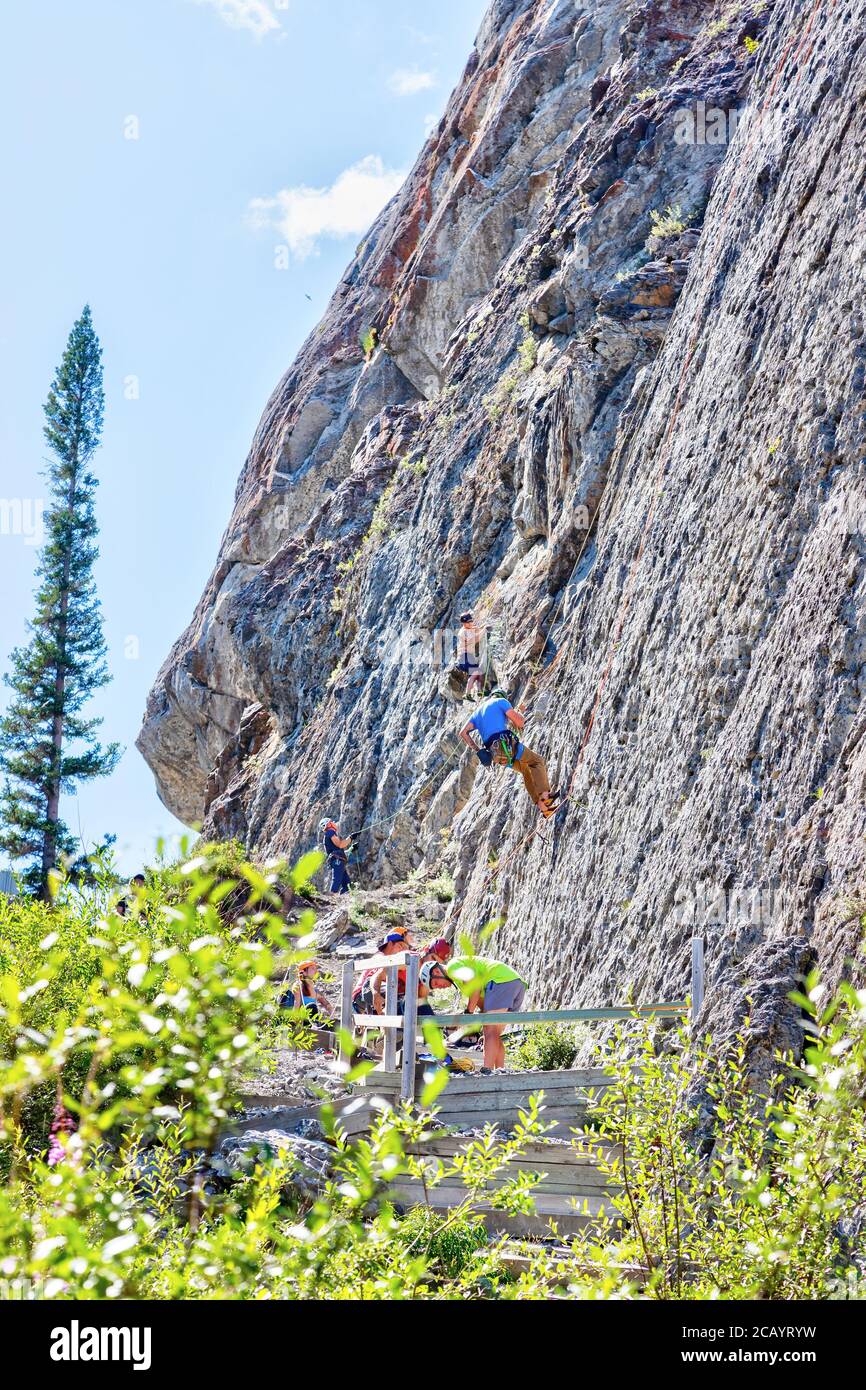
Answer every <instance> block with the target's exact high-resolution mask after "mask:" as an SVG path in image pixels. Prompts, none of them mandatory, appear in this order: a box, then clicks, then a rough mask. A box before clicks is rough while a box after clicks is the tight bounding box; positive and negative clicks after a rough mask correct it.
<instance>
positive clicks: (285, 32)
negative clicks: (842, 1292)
mask: <svg viewBox="0 0 866 1390" xmlns="http://www.w3.org/2000/svg"><path fill="white" fill-rule="evenodd" d="M485 9H486V0H437V3H436V5H435V6H433V5H430V4H428V3H416V2H415V0H288V3H285V2H284V0H75V3H74V4H70V3H69V0H40V3H39V4H38V5H17V6H12V7H10V9H9V11H8V13H7V14H6V16H5V20H4V30H5V33H4V37H5V48H6V54H7V62H6V64H5V71H4V82H3V84H2V89H0V131H2V135H0V144H2V153H3V171H4V181H5V185H6V191H7V211H6V214H5V216H4V219H3V221H2V224H0V265H2V275H0V498H2V499H5V500H7V501H20V502H21V503H22V510H21V512H20V518H21V522H20V525H19V524H18V523H17V522H16V521H15V520H14V516H13V513H11V512H9V513H7V515H8V516H10V517H13V519H12V520H7V522H6V523H5V525H4V528H3V531H2V533H0V592H2V594H3V603H2V611H0V664H2V665H3V667H4V669H5V663H6V658H7V656H8V653H9V652H10V651H11V649H12V648H13V647H14V646H16V645H17V644H19V643H21V642H22V641H23V640H24V639H25V626H24V625H25V622H26V620H27V618H28V616H29V614H30V609H31V596H32V588H33V568H34V564H35V561H36V556H37V548H36V546H34V545H33V544H31V543H28V537H27V536H26V535H25V534H21V532H23V531H25V530H27V526H28V520H29V521H33V520H34V519H35V515H36V513H35V512H34V511H33V510H28V508H33V506H34V504H35V502H36V501H37V500H38V499H40V498H42V497H43V496H44V487H43V484H42V483H41V481H40V477H39V473H40V469H41V466H42V460H43V456H44V450H43V441H42V404H43V402H44V399H45V396H46V394H47V391H48V387H49V384H50V381H51V377H52V375H53V372H54V369H55V367H56V365H57V363H58V362H59V359H60V356H61V353H62V351H63V347H64V344H65V340H66V336H67V333H68V331H69V329H70V327H71V325H72V323H73V321H74V320H75V318H76V317H77V315H78V314H79V313H80V311H81V308H82V305H83V304H84V303H85V302H89V303H90V305H91V309H92V312H93V320H94V326H95V328H96V331H97V333H98V334H99V336H100V339H101V342H102V345H103V352H104V364H105V387H106V427H105V434H104V441H103V445H102V448H101V449H100V451H99V453H98V455H97V456H96V460H95V465H96V472H97V474H98V476H99V478H100V489H99V496H98V514H99V519H100V525H101V531H102V535H101V555H100V559H99V562H98V567H97V582H98V585H99V590H100V593H101V596H102V600H103V609H104V616H105V628H106V637H107V640H108V644H109V661H110V666H111V669H112V672H113V675H114V682H113V684H112V685H110V686H109V687H108V688H107V689H106V690H105V691H103V692H101V693H100V695H99V696H98V697H97V698H96V700H95V701H94V710H95V712H97V713H100V714H102V715H104V717H105V727H104V736H105V737H106V738H107V739H118V740H119V741H120V742H121V743H123V744H124V745H125V746H126V749H127V751H126V753H125V754H124V757H123V759H122V761H121V763H120V765H119V767H118V769H117V771H116V772H115V773H114V775H113V776H112V777H111V778H108V779H104V780H102V781H100V782H95V783H92V784H90V785H89V786H87V787H84V788H82V789H81V792H80V793H79V795H78V796H77V797H75V798H65V799H64V804H63V808H62V812H63V815H64V817H65V819H66V820H67V821H68V823H69V824H70V826H71V828H72V829H73V830H74V831H75V832H76V833H77V832H78V831H79V828H80V830H81V833H82V834H83V837H84V839H85V840H86V841H87V842H92V841H94V840H97V839H99V838H101V836H102V835H103V833H104V832H106V831H113V832H114V833H116V835H117V842H118V858H119V862H120V865H121V867H122V869H123V870H124V872H132V871H133V870H134V869H135V868H136V867H138V865H139V864H140V863H141V862H142V861H143V860H146V859H147V858H148V857H149V856H150V855H151V854H152V850H153V846H154V842H155V840H156V838H157V836H160V835H162V836H172V835H174V834H176V833H177V832H178V831H179V830H180V829H181V827H180V825H179V823H178V822H177V821H175V820H174V818H173V817H172V816H171V815H170V814H169V813H168V811H166V809H165V808H164V807H163V806H162V805H161V803H160V802H159V800H158V798H157V795H156V792H155V789H154V786H153V779H152V777H151V775H150V773H149V771H148V769H147V768H146V766H145V764H144V762H143V761H142V759H141V757H140V756H139V754H138V753H137V752H136V751H135V748H134V746H133V744H134V740H135V737H136V734H137V732H138V728H139V724H140V721H141V714H142V711H143V709H144V703H145V699H146V696H147V692H148V690H149V688H150V685H151V683H152V681H153V678H154V676H155V675H156V672H157V670H158V669H159V666H160V664H161V662H162V660H163V658H164V657H165V656H166V654H167V652H168V650H169V648H170V646H171V643H172V642H173V641H174V639H175V638H176V637H177V636H178V635H179V634H180V632H181V631H182V630H183V628H184V626H185V625H186V623H187V621H188V619H189V617H190V615H191V613H192V610H193V608H194V606H195V603H196V601H197V599H198V597H199V595H200V593H201V590H202V586H203V584H204V581H205V580H206V578H207V575H208V573H209V571H210V568H211V565H212V563H213V560H214V557H215V554H216V549H217V545H218V542H219V538H220V535H221V534H222V531H223V529H224V527H225V524H226V522H227V520H228V516H229V513H230V510H231V502H232V497H233V493H234V487H235V482H236V480H237V476H238V472H239V470H240V468H241V465H242V463H243V460H244V457H245V455H246V452H247V449H248V447H249V442H250V439H251V438H252V434H253V431H254V429H255V426H256V424H257V422H258V418H259V415H260V413H261V411H262V409H263V407H264V404H265V401H266V399H267V397H268V395H269V393H270V391H271V390H272V389H273V387H274V385H275V384H276V382H277V380H278V379H279V377H280V376H281V374H282V373H283V371H284V370H285V369H286V367H287V366H288V365H289V363H290V362H291V359H292V358H293V356H294V354H295V352H296V351H297V349H298V347H299V346H300V344H301V343H302V342H303V340H304V338H305V337H306V335H307V334H308V333H309V331H310V330H311V329H312V328H313V327H314V325H315V324H316V322H317V321H318V319H319V317H320V315H321V313H322V311H323V309H324V307H325V304H326V303H327V300H328V298H329V296H330V293H331V291H332V289H333V288H334V286H335V284H336V282H337V279H338V277H339V275H340V273H341V272H342V270H343V268H344V266H345V265H346V263H347V261H348V260H349V259H350V257H351V255H352V252H353V251H354V247H355V245H356V243H357V242H358V241H359V240H360V239H361V235H362V234H363V232H364V230H365V228H366V226H367V225H368V224H369V222H370V220H371V218H372V216H373V215H374V214H375V212H376V211H377V210H378V207H379V206H380V205H381V204H382V203H383V202H384V201H386V200H387V197H388V196H389V195H390V193H391V192H392V191H393V190H394V189H395V188H396V187H397V186H398V185H399V182H400V178H401V175H402V174H404V173H405V172H406V171H407V170H408V169H409V167H410V166H411V164H412V163H413V161H414V159H415V157H416V155H417V153H418V151H419V150H420V147H421V144H422V142H423V139H424V136H425V132H426V130H427V128H428V127H429V125H430V123H432V121H433V120H434V119H437V118H438V117H439V115H440V114H441V112H442V110H443V109H444V106H445V102H446V100H447V97H448V94H449V93H450V91H451V89H452V87H453V86H454V83H455V82H456V80H457V78H458V77H459V75H460V73H461V71H462V68H463V64H464V63H465V61H466V59H467V57H468V56H469V52H470V50H471V46H472V42H473V39H474V37H475V33H476V31H477V28H478V25H479V23H480V20H481V17H482V15H483V13H484V10H485ZM278 247H284V248H287V250H285V251H282V252H279V253H278V252H277V248H278ZM279 266H282V267H284V268H278V267H279ZM307 296H309V298H307ZM5 698H6V692H5V691H4V693H3V694H2V695H0V699H2V700H3V701H4V702H5Z"/></svg>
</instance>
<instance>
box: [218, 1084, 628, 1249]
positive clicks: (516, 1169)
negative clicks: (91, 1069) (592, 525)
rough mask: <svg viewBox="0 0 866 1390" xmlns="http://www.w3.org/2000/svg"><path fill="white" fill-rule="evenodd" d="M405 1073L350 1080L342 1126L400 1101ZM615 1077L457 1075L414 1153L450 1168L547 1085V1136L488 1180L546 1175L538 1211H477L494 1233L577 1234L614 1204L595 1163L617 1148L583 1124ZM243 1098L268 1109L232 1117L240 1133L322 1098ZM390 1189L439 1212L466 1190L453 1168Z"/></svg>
mask: <svg viewBox="0 0 866 1390" xmlns="http://www.w3.org/2000/svg"><path fill="white" fill-rule="evenodd" d="M423 1072H424V1068H423V1066H422V1065H421V1064H420V1063H419V1075H418V1094H419V1095H420V1093H421V1091H422V1090H423V1081H424V1076H423ZM400 1081H401V1074H400V1072H399V1071H384V1070H381V1069H376V1070H374V1071H371V1072H369V1073H368V1074H367V1076H365V1077H364V1079H363V1081H361V1082H359V1083H357V1084H356V1085H354V1086H353V1087H352V1088H351V1091H350V1094H349V1096H348V1097H347V1098H346V1099H345V1100H340V1101H337V1102H335V1104H334V1106H333V1110H334V1114H335V1117H336V1119H337V1121H338V1123H339V1125H340V1127H341V1128H342V1129H343V1130H344V1132H345V1133H346V1134H347V1135H348V1136H350V1137H352V1136H354V1135H358V1134H362V1133H364V1132H365V1131H367V1130H368V1129H369V1128H370V1125H371V1123H372V1121H373V1119H374V1118H375V1117H376V1116H377V1115H378V1114H379V1113H380V1110H379V1106H378V1102H379V1101H381V1100H385V1101H387V1102H389V1103H390V1104H392V1105H396V1104H398V1103H399V1096H400ZM611 1084H612V1082H611V1078H610V1077H609V1076H608V1075H607V1074H606V1073H605V1072H603V1071H599V1070H594V1069H593V1070H583V1071H576V1070H575V1071H544V1072H537V1071H535V1072H496V1073H494V1074H492V1075H482V1074H481V1073H480V1072H477V1071H476V1072H470V1073H466V1074H454V1075H452V1076H450V1077H449V1079H448V1084H447V1086H446V1087H445V1089H444V1090H443V1091H442V1092H440V1094H439V1096H438V1097H437V1100H436V1109H437V1112H438V1113H437V1114H436V1118H435V1126H436V1129H435V1134H434V1135H432V1136H431V1138H430V1139H428V1140H425V1141H424V1143H423V1144H422V1145H421V1146H420V1147H419V1148H416V1149H413V1150H411V1152H412V1153H413V1154H414V1156H415V1157H417V1158H420V1159H422V1160H423V1161H424V1166H425V1169H426V1170H427V1171H428V1172H429V1173H430V1175H431V1177H432V1176H433V1174H434V1173H435V1172H437V1171H438V1170H439V1169H440V1167H445V1168H447V1167H451V1166H452V1165H453V1159H454V1157H455V1155H457V1154H458V1153H459V1152H460V1151H461V1150H462V1149H465V1148H466V1146H467V1145H468V1144H471V1143H472V1141H473V1138H477V1137H478V1133H479V1132H480V1131H482V1130H484V1129H485V1128H486V1127H487V1126H488V1125H490V1126H493V1127H495V1128H496V1129H498V1130H501V1131H502V1132H503V1134H505V1133H507V1132H508V1131H510V1130H512V1129H513V1128H514V1126H515V1124H516V1123H517V1121H518V1118H519V1115H520V1112H521V1111H526V1110H527V1109H528V1106H529V1097H530V1096H531V1095H533V1094H538V1093H539V1092H543V1093H544V1094H543V1098H542V1100H541V1106H542V1109H541V1116H540V1118H541V1122H542V1124H544V1125H545V1126H546V1128H545V1133H544V1136H543V1137H541V1138H533V1139H530V1140H528V1141H527V1142H526V1144H525V1145H524V1148H523V1152H522V1153H521V1155H520V1156H519V1157H517V1158H515V1159H514V1160H512V1161H511V1162H510V1163H508V1164H507V1165H506V1166H505V1167H504V1168H503V1170H502V1171H501V1172H500V1173H499V1174H497V1176H496V1177H495V1179H494V1180H493V1182H492V1184H491V1189H495V1188H496V1187H500V1186H501V1185H502V1183H503V1182H505V1181H506V1180H507V1179H509V1178H512V1177H514V1176H515V1175H516V1174H518V1173H521V1172H530V1173H539V1174H542V1175H543V1176H542V1177H541V1181H540V1182H539V1183H538V1185H537V1186H536V1188H535V1190H534V1202H535V1211H534V1212H533V1213H532V1214H531V1215H528V1216H523V1215H511V1214H509V1213H506V1212H502V1211H499V1210H497V1209H496V1208H495V1207H494V1206H492V1205H491V1204H489V1203H485V1202H481V1203H479V1206H478V1210H479V1211H481V1213H482V1214H483V1216H484V1219H485V1221H486V1223H487V1225H488V1227H489V1229H490V1230H491V1231H493V1232H497V1233H498V1232H503V1233H508V1234H512V1235H517V1236H534V1237H536V1238H538V1237H548V1236H550V1235H551V1234H552V1233H553V1232H552V1228H551V1222H552V1221H553V1222H555V1223H556V1228H557V1231H558V1233H559V1234H560V1235H566V1236H567V1235H572V1234H575V1233H576V1232H578V1231H580V1230H583V1229H585V1228H586V1227H587V1226H588V1225H590V1224H591V1223H592V1222H593V1220H594V1219H595V1218H597V1217H598V1216H599V1215H600V1214H601V1213H602V1212H604V1211H606V1210H607V1211H609V1210H610V1206H609V1202H606V1200H605V1199H606V1198H609V1196H610V1193H611V1189H610V1186H609V1184H608V1181H607V1178H606V1177H605V1175H604V1173H602V1172H601V1171H600V1170H599V1167H598V1163H599V1159H600V1158H602V1157H604V1158H609V1157H611V1156H613V1155H614V1153H615V1150H614V1149H612V1148H611V1147H610V1146H609V1145H604V1146H601V1145H598V1144H597V1143H596V1144H594V1145H593V1147H592V1148H591V1147H590V1141H591V1140H592V1134H591V1132H589V1133H587V1132H585V1125H586V1121H587V1111H588V1109H589V1107H590V1106H591V1104H592V1101H593V1098H594V1099H596V1100H597V1099H598V1096H599V1094H600V1093H601V1092H602V1091H603V1090H604V1089H605V1088H606V1087H608V1086H610V1085H611ZM245 1099H246V1102H247V1104H248V1105H249V1104H257V1105H258V1106H260V1107H262V1108H263V1109H264V1110H266V1112H267V1113H266V1115H262V1114H259V1115H258V1116H247V1117H244V1118H243V1119H241V1120H239V1121H236V1122H234V1123H233V1124H232V1125H231V1129H232V1130H234V1131H235V1132H239V1131H243V1130H247V1129H262V1128H267V1127H271V1126H272V1127H276V1128H280V1127H281V1126H285V1127H287V1128H288V1127H291V1125H292V1124H293V1123H294V1122H296V1121H297V1120H299V1119H302V1118H312V1117H314V1116H316V1115H317V1114H318V1112H319V1106H318V1105H317V1104H311V1103H309V1102H307V1103H305V1104H304V1103H302V1104H298V1103H297V1101H296V1100H295V1098H294V1097H291V1096H288V1095H272V1096H264V1095H252V1094H248V1095H247V1096H246V1097H245ZM293 1101H294V1102H295V1103H293ZM389 1191H390V1194H391V1196H392V1198H393V1200H394V1201H395V1203H397V1204H398V1205H400V1206H405V1207H411V1206H417V1205H426V1206H429V1207H430V1208H431V1209H433V1210H436V1211H446V1210H449V1209H451V1208H453V1207H455V1206H458V1205H459V1203H460V1202H462V1201H463V1200H464V1199H465V1197H466V1188H465V1186H464V1185H463V1183H462V1180H461V1177H460V1175H459V1174H457V1173H455V1174H452V1175H450V1176H449V1177H448V1178H446V1179H444V1180H443V1181H442V1182H439V1183H437V1184H435V1185H433V1186H431V1185H430V1183H429V1182H427V1183H425V1182H423V1181H422V1180H421V1179H420V1178H412V1177H409V1176H407V1175H404V1176H402V1177H400V1178H398V1179H396V1180H395V1181H394V1182H393V1183H392V1184H391V1185H390V1187H389Z"/></svg>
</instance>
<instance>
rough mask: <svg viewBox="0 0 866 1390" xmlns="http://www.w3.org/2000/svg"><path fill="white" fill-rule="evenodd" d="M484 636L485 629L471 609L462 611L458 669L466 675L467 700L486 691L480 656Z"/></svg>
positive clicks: (465, 696) (458, 639)
mask: <svg viewBox="0 0 866 1390" xmlns="http://www.w3.org/2000/svg"><path fill="white" fill-rule="evenodd" d="M483 637H484V633H483V630H482V629H481V628H480V627H479V626H478V624H477V623H476V621H475V617H474V614H473V613H472V612H471V610H467V611H466V612H465V613H461V614H460V631H459V632H458V634H457V670H458V671H462V672H463V674H464V675H465V676H466V690H465V691H464V698H465V699H467V700H474V699H475V697H476V696H477V695H481V694H482V693H483V691H484V673H483V671H482V670H481V661H480V656H479V646H480V643H481V641H482V639H483Z"/></svg>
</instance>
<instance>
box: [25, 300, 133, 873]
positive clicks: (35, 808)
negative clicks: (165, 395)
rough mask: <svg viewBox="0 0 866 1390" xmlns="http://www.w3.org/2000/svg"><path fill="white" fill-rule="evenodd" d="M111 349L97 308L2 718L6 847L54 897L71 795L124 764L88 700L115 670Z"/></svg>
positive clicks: (71, 358)
mask: <svg viewBox="0 0 866 1390" xmlns="http://www.w3.org/2000/svg"><path fill="white" fill-rule="evenodd" d="M102 412H103V392H102V351H101V349H100V346H99V339H98V338H97V336H96V334H95V333H94V331H93V324H92V322H91V318H90V308H89V306H85V309H84V312H83V313H82V315H81V318H80V319H79V320H78V321H77V323H76V324H75V325H74V327H73V329H72V332H71V333H70V335H69V340H68V342H67V344H66V351H65V352H64V354H63V360H62V361H61V363H60V367H59V369H58V371H57V374H56V376H55V378H54V381H53V383H52V386H51V390H50V391H49V393H48V399H47V401H46V402H45V420H46V423H45V429H44V434H45V438H46V440H47V442H48V447H49V449H50V451H51V457H50V458H49V460H48V467H47V471H46V475H45V476H46V481H47V483H48V486H49V489H50V494H51V500H50V502H49V504H48V506H47V508H46V512H45V523H44V524H45V540H44V544H43V547H42V551H41V554H40V557H39V565H38V568H37V571H36V575H37V581H38V582H37V589H36V595H35V599H36V616H35V617H34V619H33V621H32V622H31V623H29V624H28V631H29V634H30V640H29V642H28V644H27V645H26V646H25V647H21V648H18V649H17V650H16V651H14V652H13V653H12V656H11V659H10V666H11V670H10V672H9V673H8V674H7V676H6V684H7V685H9V686H10V687H11V688H12V691H13V692H14V693H13V696H12V699H11V701H10V704H9V707H8V710H7V712H6V714H5V716H4V717H3V718H2V719H0V768H2V770H3V772H4V773H5V786H4V790H3V794H2V798H0V846H2V848H3V849H5V850H6V851H7V852H8V853H9V854H10V855H11V856H12V858H13V859H23V860H26V861H29V863H28V867H27V868H26V871H25V873H24V874H23V878H24V880H25V882H26V883H27V884H28V885H29V886H30V887H31V888H33V889H34V890H35V891H36V892H38V894H39V895H40V896H41V897H43V898H45V897H47V896H48V895H49V892H50V875H51V871H52V870H53V869H54V868H56V867H57V864H58V860H59V858H60V857H61V856H66V855H69V854H71V853H72V852H73V851H74V850H75V848H76V842H75V841H74V840H73V838H72V836H71V835H70V833H69V831H68V829H67V827H66V826H65V825H64V823H63V821H62V820H61V819H60V794H61V792H62V791H72V790H74V788H75V786H76V785H77V784H78V783H80V782H84V781H89V780H90V779H91V778H93V777H103V776H105V775H106V774H107V773H109V772H111V770H112V769H113V768H114V766H115V764H116V762H117V759H118V757H119V756H120V750H119V748H118V746H117V745H116V744H110V745H109V746H108V747H106V748H103V747H101V746H100V744H99V743H98V741H97V739H96V730H97V729H98V727H99V725H100V724H101V722H102V721H101V720H100V719H85V718H84V717H83V716H82V709H83V707H84V705H85V704H86V702H87V700H88V698H89V697H90V696H91V695H92V694H93V692H94V691H95V690H98V689H99V687H100V686H103V685H106V684H107V683H108V682H109V681H110V679H111V677H110V676H109V674H108V670H107V668H106V664H105V656H106V646H105V639H104V637H103V633H102V615H101V613H100V607H99V600H98V599H97V597H96V587H95V584H94V580H93V563H94V560H95V559H96V556H97V554H98V551H97V547H96V537H97V535H98V527H97V524H96V516H95V513H94V494H95V491H96V487H97V480H96V478H95V477H94V475H93V473H91V471H90V467H89V464H90V460H91V458H92V457H93V453H94V451H95V449H96V448H97V446H98V444H99V440H100V435H101V433H102Z"/></svg>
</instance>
